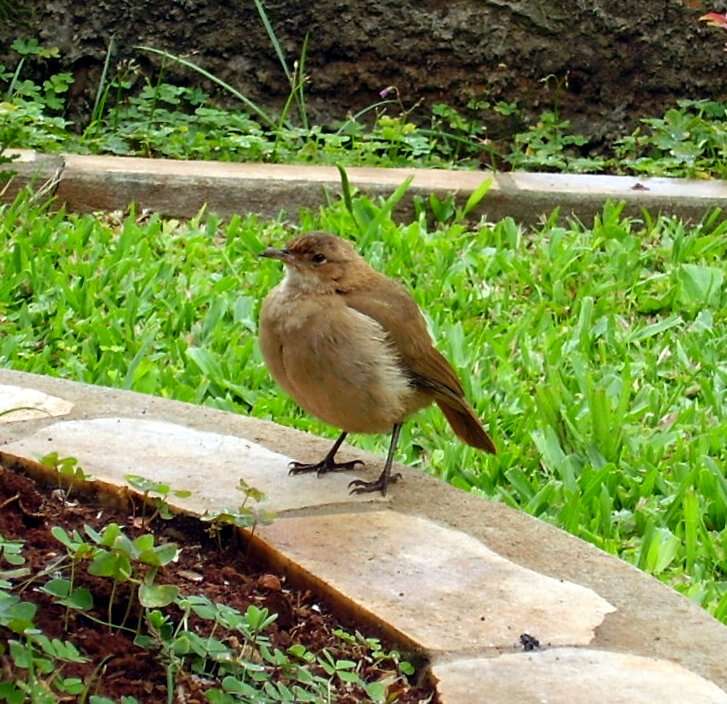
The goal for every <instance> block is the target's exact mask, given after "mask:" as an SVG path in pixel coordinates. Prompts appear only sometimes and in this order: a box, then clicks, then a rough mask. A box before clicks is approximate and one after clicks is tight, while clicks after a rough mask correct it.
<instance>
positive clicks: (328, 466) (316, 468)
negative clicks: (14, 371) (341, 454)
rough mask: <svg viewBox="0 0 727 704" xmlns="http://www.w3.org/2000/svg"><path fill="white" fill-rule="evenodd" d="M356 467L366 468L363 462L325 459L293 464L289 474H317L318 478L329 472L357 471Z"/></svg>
mask: <svg viewBox="0 0 727 704" xmlns="http://www.w3.org/2000/svg"><path fill="white" fill-rule="evenodd" d="M356 465H361V466H362V467H363V466H364V463H363V461H362V460H351V462H336V461H335V460H333V459H331V458H329V457H324V458H323V459H322V460H321V461H320V462H313V463H311V464H306V463H305V462H291V463H290V464H289V465H288V466H289V467H290V469H289V470H288V474H290V475H292V476H295V475H296V474H305V473H306V472H315V473H316V475H317V476H319V477H320V476H321V475H322V474H328V472H347V471H348V470H351V469H356Z"/></svg>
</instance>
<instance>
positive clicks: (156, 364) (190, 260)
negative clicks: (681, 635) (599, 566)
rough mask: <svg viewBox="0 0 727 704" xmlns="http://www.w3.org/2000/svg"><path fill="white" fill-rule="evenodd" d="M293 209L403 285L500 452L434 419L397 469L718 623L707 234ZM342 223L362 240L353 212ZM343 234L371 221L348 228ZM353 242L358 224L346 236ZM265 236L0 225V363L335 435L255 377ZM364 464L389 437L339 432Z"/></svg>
mask: <svg viewBox="0 0 727 704" xmlns="http://www.w3.org/2000/svg"><path fill="white" fill-rule="evenodd" d="M348 206H349V207H347V205H346V204H345V203H334V204H332V205H330V206H329V207H327V208H325V209H322V210H321V211H320V212H303V213H301V214H300V216H299V219H298V220H297V222H296V228H297V229H299V230H301V231H306V230H311V229H318V228H323V229H326V230H330V231H332V232H336V233H341V234H343V235H346V236H351V235H352V233H357V232H358V233H359V234H358V235H357V236H356V239H357V244H358V246H359V247H360V248H361V250H362V251H363V253H364V254H365V256H366V257H367V258H368V260H369V261H370V262H371V263H372V264H373V265H374V266H375V267H377V268H379V269H381V270H383V271H385V272H386V273H388V274H390V275H392V276H395V277H398V278H399V279H402V280H403V281H404V282H405V283H406V284H407V285H408V286H409V287H410V288H411V289H412V290H413V291H414V295H415V297H416V299H417V301H418V303H419V304H420V305H421V306H422V308H423V309H424V310H425V311H426V314H427V316H428V320H429V323H430V326H431V330H432V333H433V335H434V337H435V339H436V340H437V343H438V346H439V348H440V349H441V350H442V351H443V352H444V353H445V354H446V356H447V357H448V358H449V359H450V360H451V361H452V362H453V363H454V365H455V366H456V367H457V368H458V369H459V370H460V371H461V373H462V378H463V381H464V386H465V389H466V391H467V394H468V396H469V398H470V399H471V400H472V402H473V404H474V406H475V407H476V409H477V411H478V412H479V414H480V415H481V417H482V418H484V419H485V420H486V421H487V422H488V423H489V426H490V429H491V431H492V434H493V436H494V437H495V438H496V441H497V443H498V445H499V447H500V453H499V454H498V455H497V456H495V457H491V456H486V455H484V454H480V453H478V452H476V451H474V450H472V449H471V448H468V447H465V446H463V445H461V444H460V443H458V442H457V441H456V440H455V438H454V437H453V435H452V433H451V431H450V430H449V428H448V427H447V425H446V423H445V421H444V419H443V417H442V416H441V414H440V413H438V412H437V411H436V410H434V409H430V410H427V411H425V412H422V413H421V414H419V415H418V416H417V417H416V419H415V420H414V421H413V422H410V423H408V424H407V425H406V426H405V427H404V430H403V433H402V440H401V443H400V448H401V449H400V452H399V457H398V459H400V460H402V461H405V462H408V463H410V464H414V465H417V466H419V467H420V468H421V469H422V470H423V471H429V472H431V473H433V474H435V475H436V476H439V477H441V478H442V479H444V480H447V481H449V482H451V483H452V484H454V485H455V486H457V487H460V488H462V489H464V490H466V491H471V492H473V493H476V494H479V495H482V496H487V497H490V498H493V499H496V500H499V501H503V502H505V503H507V504H509V505H511V506H515V507H519V508H521V509H522V510H524V511H527V512H528V513H531V514H533V515H535V516H539V517H541V518H543V519H545V520H547V521H550V522H552V523H554V524H556V525H559V526H561V527H563V528H564V529H566V530H568V531H570V532H571V533H573V534H575V535H578V536H580V537H582V538H584V539H585V540H588V541H590V542H592V543H594V544H595V545H597V546H599V547H600V548H602V549H603V550H605V551H607V552H609V553H612V554H615V555H619V556H621V557H622V558H623V559H625V560H628V561H629V562H631V563H633V564H635V565H637V566H639V567H640V568H642V569H644V570H646V571H647V572H649V573H651V574H654V575H656V576H657V577H659V578H660V579H662V580H663V581H665V582H666V583H668V584H670V585H671V586H673V587H674V588H675V589H677V590H679V591H680V592H682V593H684V594H686V595H687V596H688V597H689V598H691V599H693V600H694V601H696V602H697V603H699V604H701V605H703V606H704V607H705V608H706V609H708V610H709V611H710V612H712V613H713V614H715V616H716V617H717V618H719V619H720V620H722V621H723V622H725V623H727V580H726V579H725V575H726V573H727V478H726V477H725V467H726V466H727V448H726V444H725V437H727V357H726V356H725V350H726V349H727V293H726V291H725V275H726V274H727V264H726V262H727V222H725V221H724V220H723V218H722V217H721V216H720V215H719V213H713V214H711V215H710V216H706V217H705V219H704V221H703V222H702V223H700V224H698V225H695V226H686V225H685V224H684V223H682V222H680V221H678V220H676V219H672V218H667V217H660V218H658V219H653V218H651V217H649V216H648V214H644V217H643V218H641V219H640V220H635V219H629V218H625V217H623V216H622V214H621V208H620V206H618V205H615V204H607V205H606V206H604V209H603V212H602V213H601V214H600V215H599V216H598V217H596V218H595V219H594V221H593V223H588V224H584V223H579V222H576V221H568V222H565V221H562V220H559V219H558V218H557V216H555V215H553V216H552V217H550V218H549V219H548V220H547V221H546V222H544V224H543V225H542V226H541V227H539V228H534V229H531V230H527V231H526V230H524V229H523V228H522V227H521V226H520V225H518V223H517V222H515V221H514V220H512V219H510V218H506V219H504V220H501V221H499V222H496V223H486V222H482V223H475V222H467V221H466V219H465V216H464V213H462V211H460V212H459V214H455V215H452V216H451V217H450V216H446V213H452V212H454V209H452V208H449V209H448V208H443V207H441V204H439V206H440V207H438V208H437V209H436V211H437V212H439V213H445V216H443V217H445V220H444V221H443V222H442V221H437V220H436V219H435V218H433V217H432V214H431V212H430V211H429V210H428V209H427V208H425V207H424V206H423V205H422V206H421V207H420V212H419V215H418V217H417V218H416V219H415V220H414V221H413V222H410V223H407V224H402V225H399V224H396V223H394V222H393V221H392V220H391V217H390V214H389V208H388V206H382V205H381V204H379V203H376V202H372V201H370V200H368V199H366V198H363V197H354V199H353V201H352V202H351V203H349V204H348ZM351 212H354V213H356V216H357V222H358V225H356V224H355V223H354V221H353V219H352V216H351ZM362 223H368V225H367V226H366V227H361V224H362ZM357 228H358V229H357ZM288 236H289V233H286V231H285V229H284V227H283V225H282V224H281V222H268V221H261V220H259V219H257V218H254V217H234V218H232V220H231V221H230V222H229V223H222V222H220V220H218V219H217V218H216V217H214V216H213V215H207V214H200V215H199V216H198V217H197V218H194V219H193V220H191V221H189V222H178V221H174V220H165V219H162V218H160V217H157V216H152V217H150V218H148V219H144V218H141V219H140V218H137V217H135V216H134V215H133V214H131V215H129V216H128V217H123V218H122V217H120V216H119V217H116V216H111V215H109V216H105V217H104V218H101V219H97V218H95V217H93V216H90V215H68V214H66V213H63V212H49V211H47V210H46V209H43V208H40V207H39V206H37V205H34V206H30V205H28V204H27V203H26V202H25V200H23V199H22V198H21V199H19V200H17V201H16V202H15V203H13V204H11V205H6V206H3V207H2V209H1V210H0V325H1V326H2V329H3V335H2V337H0V365H2V366H6V367H10V368H13V369H18V370H24V371H30V372H37V373H42V374H50V375H54V376H59V377H63V378H67V379H74V380H78V381H85V382H91V383H95V384H104V385H109V386H115V387H121V388H128V389H134V390H136V391H142V392H146V393H152V394H157V395H161V396H165V397H169V398H175V399H179V400H183V401H189V402H192V403H201V404H207V405H210V406H214V407H216V408H221V409H225V410H229V411H234V412H240V413H248V414H252V415H255V416H258V417H261V418H269V419H273V420H275V421H277V422H279V423H283V424H287V425H291V426H295V427H298V428H301V429H304V430H309V431H312V432H315V433H323V434H327V435H330V436H331V437H332V436H334V435H335V434H336V430H335V429H333V428H330V427H327V426H324V425H323V424H322V423H319V422H318V421H316V420H315V419H313V418H311V417H309V416H306V415H305V414H303V413H302V412H301V411H300V410H299V409H298V408H297V407H296V406H295V404H294V403H293V402H292V401H290V400H289V399H287V398H286V397H285V396H284V395H283V394H282V393H281V392H280V391H279V390H278V389H277V388H276V387H275V386H274V384H273V383H272V381H271V379H270V376H269V374H268V373H267V371H266V370H265V368H264V366H263V363H262V359H261V356H260V351H259V349H258V345H257V340H256V320H257V313H258V307H259V304H260V301H261V299H262V297H263V296H264V295H265V293H266V292H267V291H268V290H269V289H270V288H271V287H272V286H273V285H275V283H276V282H277V281H278V280H279V278H280V271H279V268H278V267H277V266H275V265H274V264H272V263H270V262H262V261H260V260H259V259H258V258H257V257H256V254H257V253H258V252H259V251H260V250H261V249H262V248H263V247H264V246H266V245H267V244H275V243H280V242H283V241H284V240H285V239H286V238H287V237H288ZM352 440H353V442H355V443H357V444H358V445H360V446H361V447H363V448H366V449H370V450H374V451H376V452H379V453H382V454H383V453H384V452H385V448H386V443H387V438H386V437H383V436H361V435H359V436H353V438H352Z"/></svg>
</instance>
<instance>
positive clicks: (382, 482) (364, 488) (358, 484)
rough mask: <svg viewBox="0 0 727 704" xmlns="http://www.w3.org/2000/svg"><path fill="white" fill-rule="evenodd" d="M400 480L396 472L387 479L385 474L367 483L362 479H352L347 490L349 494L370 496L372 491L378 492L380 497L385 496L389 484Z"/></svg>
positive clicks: (399, 475)
mask: <svg viewBox="0 0 727 704" xmlns="http://www.w3.org/2000/svg"><path fill="white" fill-rule="evenodd" d="M399 479H401V474H400V473H399V472H397V473H396V474H392V475H391V476H390V477H387V476H386V475H385V474H381V476H380V477H379V478H378V479H374V480H373V481H371V482H367V481H365V480H363V479H354V480H353V481H352V482H349V483H348V488H349V489H350V490H351V491H350V492H349V493H351V494H370V493H371V492H373V491H380V492H381V496H386V487H387V486H389V484H395V483H396V482H398V481H399Z"/></svg>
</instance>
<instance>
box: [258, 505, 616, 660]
mask: <svg viewBox="0 0 727 704" xmlns="http://www.w3.org/2000/svg"><path fill="white" fill-rule="evenodd" d="M262 535H263V537H264V538H265V539H266V540H268V541H269V542H271V543H272V544H273V545H275V546H276V547H277V548H278V549H280V550H282V551H283V552H284V553H285V554H286V555H288V556H289V557H291V558H292V559H293V560H294V561H295V562H297V563H298V564H300V565H302V566H303V567H304V568H305V569H307V570H308V571H310V572H312V573H313V574H315V575H316V576H317V577H318V578H320V579H322V580H323V581H324V582H326V583H327V584H329V585H330V586H332V587H333V588H335V589H337V590H339V591H341V592H343V593H344V594H346V595H348V596H349V598H351V599H352V600H354V601H355V602H356V603H357V604H358V605H359V606H361V607H362V608H364V609H366V610H368V611H370V612H372V613H375V614H377V615H378V616H379V617H381V618H382V619H383V620H384V621H386V622H387V623H389V624H391V625H392V626H393V627H394V628H395V629H396V630H398V631H399V632H401V633H404V634H405V635H406V636H408V637H409V638H410V639H411V640H413V641H415V642H417V643H419V644H420V645H421V646H423V647H424V648H426V649H427V650H430V651H433V650H462V649H472V648H490V647H511V646H514V645H515V644H516V643H517V641H518V638H519V636H520V634H521V633H524V632H527V633H530V634H532V635H533V636H535V637H537V638H539V639H540V640H541V641H543V642H549V643H553V644H554V645H555V644H558V645H563V644H571V645H585V644H588V643H590V642H591V640H592V638H593V631H594V629H595V628H596V627H597V626H598V625H599V624H600V623H601V622H602V621H603V619H604V616H605V615H606V614H608V613H609V612H612V611H614V607H613V606H611V604H609V603H608V602H607V601H606V600H605V599H602V598H601V597H600V596H598V595H597V594H595V593H594V592H593V591H591V590H590V589H586V588H585V587H581V586H579V585H577V584H573V583H572V582H566V581H563V580H557V579H551V578H550V577H546V576H544V575H542V574H538V573H536V572H533V571H531V570H528V569H525V568H523V567H520V566H519V565H517V564H515V563H514V562H511V561H509V560H506V559H504V558H502V557H500V556H499V555H497V554H496V553H494V552H493V551H492V550H489V549H488V548H487V547H485V545H483V544H482V543H481V542H479V541H478V540H475V539H474V538H472V537H470V536H469V535H467V534H465V533H462V532H460V531H455V530H451V529H449V528H445V527H442V526H440V525H438V524H436V523H434V522H432V521H429V520H427V519H426V518H420V517H416V516H408V515H404V514H400V513H397V512H395V511H372V512H366V513H358V514H352V513H350V514H336V515H334V516H307V517H304V518H286V519H281V520H278V521H276V522H275V523H274V524H273V525H271V526H266V527H264V528H263V529H262Z"/></svg>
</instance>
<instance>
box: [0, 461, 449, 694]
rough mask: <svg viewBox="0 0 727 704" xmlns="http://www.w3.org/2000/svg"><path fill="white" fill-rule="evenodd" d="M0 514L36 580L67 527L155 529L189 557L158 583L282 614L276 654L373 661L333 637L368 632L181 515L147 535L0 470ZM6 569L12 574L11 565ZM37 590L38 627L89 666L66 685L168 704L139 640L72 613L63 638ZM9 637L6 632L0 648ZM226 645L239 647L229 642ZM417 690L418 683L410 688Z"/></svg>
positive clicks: (186, 685) (273, 632)
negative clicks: (55, 532)
mask: <svg viewBox="0 0 727 704" xmlns="http://www.w3.org/2000/svg"><path fill="white" fill-rule="evenodd" d="M0 507H1V508H0V535H2V536H4V538H6V539H19V540H24V541H25V544H24V549H23V555H24V556H25V558H26V563H25V565H24V566H26V567H28V568H30V570H31V573H32V574H37V573H38V572H39V571H40V570H41V569H42V568H44V567H46V566H47V565H48V563H49V562H50V561H51V560H52V559H54V558H56V557H58V556H59V555H61V554H62V552H63V548H62V546H61V545H60V543H59V542H58V541H57V540H56V539H55V538H54V537H53V536H52V535H51V533H50V529H51V528H52V527H53V526H62V527H64V528H65V529H66V530H67V531H69V532H70V531H71V530H73V529H77V530H80V531H82V530H83V526H84V524H88V525H91V526H93V527H95V528H96V529H100V528H102V527H103V526H104V525H106V524H108V523H110V522H112V521H113V522H116V523H118V524H119V525H120V526H121V527H122V528H123V529H124V531H125V532H126V533H127V535H129V536H130V537H131V538H134V537H136V536H137V535H139V534H141V533H144V532H149V530H150V529H151V530H152V532H154V533H155V536H156V543H157V544H158V543H160V542H175V543H176V544H177V545H178V546H179V547H180V548H182V550H181V554H180V558H179V560H178V562H176V563H172V565H170V566H169V567H165V568H162V570H160V572H159V575H158V578H157V583H160V584H175V585H177V586H178V587H179V588H180V591H181V593H182V594H185V595H192V594H195V595H204V596H207V597H208V598H209V599H211V600H213V601H215V602H218V603H224V604H227V605H229V606H232V607H234V608H236V609H238V610H240V611H242V612H244V611H245V609H246V608H247V607H248V605H250V604H255V605H257V606H259V607H264V608H267V609H269V610H270V611H271V612H273V613H277V614H278V618H277V620H276V621H275V622H274V623H273V625H272V627H271V629H270V631H269V632H268V635H269V636H270V638H271V640H272V644H273V645H274V646H276V647H279V648H281V649H284V648H287V647H289V646H291V645H293V644H295V643H301V644H303V645H304V646H306V648H308V649H309V650H311V651H315V652H319V651H320V650H321V649H323V648H327V649H328V650H329V651H330V652H331V653H332V655H333V656H334V657H335V658H341V659H350V660H355V661H358V660H360V659H362V658H363V657H365V655H366V651H365V649H363V648H362V647H360V646H358V645H350V644H348V643H345V642H343V641H342V640H341V639H340V638H338V637H337V636H336V635H334V633H333V631H334V629H336V628H348V629H349V631H350V632H353V630H354V629H355V630H359V631H360V632H363V633H366V630H367V629H366V627H365V625H361V624H350V623H344V622H342V621H341V620H339V619H338V618H337V617H336V616H335V615H334V614H333V613H332V612H331V610H330V609H329V608H328V607H327V605H326V604H325V603H323V602H322V601H321V600H319V599H318V598H317V597H316V595H315V594H313V593H312V592H311V591H307V590H300V589H294V588H291V587H290V586H289V585H288V584H287V583H286V577H285V575H283V574H280V573H274V572H272V571H271V570H270V569H266V568H265V566H264V565H261V564H256V563H255V562H254V561H253V560H252V559H250V558H248V557H246V555H245V549H244V546H240V545H235V544H234V541H232V540H231V539H230V536H229V535H228V536H223V541H222V549H220V547H219V545H218V542H217V540H216V539H212V538H211V537H210V535H209V534H208V533H207V532H206V528H207V527H208V524H204V523H201V522H200V521H198V520H197V519H195V518H193V517H189V516H182V515H178V516H176V517H174V518H173V519H171V520H168V521H162V520H160V519H157V520H155V521H154V523H153V525H152V526H151V528H149V527H148V526H146V523H148V521H147V520H146V519H144V520H143V521H142V519H141V516H140V515H134V512H130V511H128V510H122V509H119V508H114V507H112V506H109V505H108V502H103V503H101V502H98V501H93V500H92V499H90V498H87V497H85V498H83V499H82V500H81V501H79V500H77V499H75V498H74V496H73V495H71V496H70V498H68V499H67V498H66V497H65V496H64V494H63V492H61V491H59V490H57V489H56V490H52V489H51V488H49V487H45V486H42V485H41V484H40V483H38V482H36V481H35V480H34V479H31V478H30V477H28V476H26V475H25V474H23V473H21V472H20V471H19V470H17V469H11V468H10V466H8V464H4V465H3V464H0ZM231 543H232V544H231ZM0 567H2V568H3V569H6V568H7V567H8V565H0ZM78 572H79V574H80V575H81V576H79V581H78V582H77V584H78V585H79V586H86V587H88V588H89V589H90V590H91V592H92V594H93V596H94V606H95V608H94V610H93V611H91V612H90V613H91V614H92V615H94V616H95V617H96V618H98V619H101V620H105V619H106V609H107V604H108V597H109V594H110V589H109V587H110V580H108V579H104V578H97V577H92V576H90V575H88V574H86V572H85V570H78ZM43 581H45V580H43ZM40 583H42V582H41V580H39V583H38V584H36V585H35V587H36V588H32V587H31V588H28V589H26V590H25V591H23V593H22V598H23V599H24V600H25V601H32V602H34V603H35V604H37V605H38V612H37V615H36V623H37V625H38V627H39V628H40V629H42V631H43V632H44V633H45V634H46V635H47V636H49V637H51V638H61V639H65V640H70V641H71V642H73V643H74V644H75V645H76V646H77V647H78V648H79V649H80V650H81V652H82V653H84V654H86V655H87V656H89V657H90V661H89V662H88V663H86V664H83V665H75V664H74V665H66V666H64V668H63V676H64V677H79V678H81V679H83V680H84V681H89V680H93V681H95V687H94V689H95V691H93V690H92V691H91V693H92V694H93V693H96V694H100V695H104V696H107V697H111V698H113V699H115V700H118V699H119V698H120V697H121V696H122V695H132V696H135V697H137V699H138V700H139V701H140V702H142V703H147V702H148V703H149V704H151V703H152V702H154V703H156V702H161V701H166V684H165V670H164V668H163V667H162V665H161V663H160V662H159V661H158V660H156V659H155V658H154V657H152V656H151V655H150V652H149V651H148V650H143V649H141V648H139V647H137V646H135V645H134V642H133V639H134V634H133V633H127V632H125V631H120V630H118V629H115V630H113V632H110V631H109V629H108V627H107V626H105V625H101V624H98V623H95V622H93V621H91V620H89V619H88V618H86V617H85V616H84V615H83V614H81V613H79V612H75V611H71V612H70V625H69V628H68V631H67V632H66V633H64V631H63V617H64V613H65V609H63V608H62V607H60V606H58V605H57V604H54V603H53V602H52V600H51V598H50V597H49V596H48V595H46V594H45V593H43V592H41V591H40V590H39V589H37V586H39V585H40ZM127 596H128V592H126V591H123V590H121V591H119V593H118V595H117V599H116V603H117V605H118V608H117V610H116V613H115V614H114V620H115V622H116V623H118V622H119V621H120V620H121V619H123V616H124V612H125V610H126V606H127V603H128V599H127V598H126V597H127ZM175 609H176V607H168V609H167V611H168V612H171V613H172V614H173V615H174V616H175V617H176V616H178V615H179V613H180V612H179V610H178V609H177V610H176V613H174V610H175ZM128 622H129V623H131V624H134V623H135V622H136V614H134V613H133V612H132V613H131V614H130V618H129V619H128ZM190 628H191V630H197V631H198V632H199V633H200V634H201V635H206V632H205V629H208V625H207V622H204V621H195V620H194V617H192V620H191V621H190ZM10 635H11V634H10V633H9V632H8V631H5V632H3V628H2V627H0V641H2V640H4V639H6V638H7V637H9V636H10ZM228 635H229V636H230V637H233V636H232V634H228ZM216 637H218V638H221V639H224V637H225V634H224V631H221V630H219V629H218V630H217V632H216ZM384 645H385V647H386V648H392V647H394V648H395V647H396V645H395V644H391V643H384ZM104 660H105V664H104V665H103V667H102V668H99V671H96V672H95V670H96V668H97V667H98V666H99V663H101V662H102V661H104ZM387 666H388V671H389V672H390V671H391V670H392V663H391V662H388V663H379V664H378V665H377V664H375V663H373V662H371V661H369V662H368V663H367V664H366V665H365V666H364V668H363V671H362V673H361V674H362V676H363V677H364V679H366V681H369V682H371V681H375V680H378V679H380V678H381V677H382V674H383V668H386V667H387ZM420 669H422V668H420ZM0 671H3V672H4V673H5V674H6V675H7V674H8V673H11V672H12V666H11V661H10V659H9V658H8V657H7V656H0ZM319 674H323V673H322V672H319ZM11 677H12V675H11ZM4 679H5V678H4ZM419 679H423V678H421V677H420V678H419ZM416 681H417V677H416V675H415V676H413V677H412V682H416ZM176 684H177V690H176V691H177V695H176V697H177V698H176V700H175V701H179V702H182V701H183V702H185V703H186V704H203V703H206V702H207V699H206V698H205V694H204V692H205V689H206V688H207V687H208V686H209V682H207V683H205V681H204V680H202V679H200V678H198V677H195V676H193V675H191V674H189V673H185V672H181V673H179V675H178V678H177V683H176ZM395 687H399V689H398V691H397V692H396V693H397V694H398V699H396V701H397V702H398V703H399V704H416V703H419V702H429V701H430V699H429V697H433V694H432V689H431V687H429V686H428V685H426V684H424V685H422V686H417V685H416V684H413V683H409V682H402V684H401V685H400V686H399V685H395ZM393 689H394V688H392V690H393ZM392 690H390V691H392ZM364 700H365V699H364V698H363V697H362V696H361V697H359V696H357V695H355V694H352V695H348V694H347V695H345V696H343V697H342V698H339V699H338V700H337V701H338V702H340V703H341V704H351V703H353V702H357V701H364ZM366 701H368V700H366ZM431 701H432V702H436V699H435V698H432V699H431Z"/></svg>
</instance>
